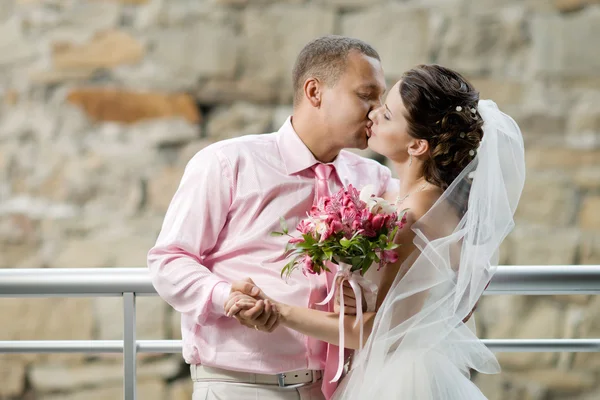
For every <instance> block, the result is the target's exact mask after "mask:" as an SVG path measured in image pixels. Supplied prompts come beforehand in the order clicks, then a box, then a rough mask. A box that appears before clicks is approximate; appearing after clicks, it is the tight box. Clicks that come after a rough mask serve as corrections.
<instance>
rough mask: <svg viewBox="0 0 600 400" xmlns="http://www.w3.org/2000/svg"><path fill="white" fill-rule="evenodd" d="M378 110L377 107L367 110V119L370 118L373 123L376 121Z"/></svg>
mask: <svg viewBox="0 0 600 400" xmlns="http://www.w3.org/2000/svg"><path fill="white" fill-rule="evenodd" d="M378 110H379V107H378V108H374V109H372V110H371V111H369V115H368V117H369V119H370V120H371V121H372V122H373V123H376V122H377V121H376V118H377V113H378V112H379V111H378Z"/></svg>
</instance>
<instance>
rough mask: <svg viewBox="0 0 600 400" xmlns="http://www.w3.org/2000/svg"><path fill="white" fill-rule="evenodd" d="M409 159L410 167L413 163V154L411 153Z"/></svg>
mask: <svg viewBox="0 0 600 400" xmlns="http://www.w3.org/2000/svg"><path fill="white" fill-rule="evenodd" d="M409 156H410V158H409V161H408V166H409V167H410V166H411V165H412V154H410V153H409Z"/></svg>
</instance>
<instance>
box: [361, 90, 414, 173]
mask: <svg viewBox="0 0 600 400" xmlns="http://www.w3.org/2000/svg"><path fill="white" fill-rule="evenodd" d="M400 82H401V81H398V82H397V83H396V84H395V85H394V87H392V89H391V90H390V92H389V93H388V95H387V97H386V99H385V103H384V104H383V105H382V106H381V107H378V108H376V109H374V110H373V111H371V112H370V113H369V119H370V120H371V121H373V125H372V126H371V129H370V134H371V135H370V137H369V141H368V145H369V148H370V149H371V150H373V151H375V152H377V153H379V154H381V155H383V156H385V157H387V158H389V159H391V160H392V161H394V162H399V163H402V162H405V161H407V160H408V157H409V154H408V147H409V145H410V142H411V140H413V138H412V137H411V136H410V135H409V134H408V124H407V121H406V117H405V113H406V108H405V107H404V103H403V102H402V98H401V97H400Z"/></svg>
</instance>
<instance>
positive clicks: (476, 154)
mask: <svg viewBox="0 0 600 400" xmlns="http://www.w3.org/2000/svg"><path fill="white" fill-rule="evenodd" d="M369 118H370V119H371V121H372V122H373V125H372V127H371V135H370V139H369V147H370V148H371V149H373V150H374V151H376V152H378V153H380V154H382V155H384V156H386V157H388V158H389V159H390V161H391V162H392V164H393V167H394V169H395V171H396V174H397V176H398V177H399V179H400V182H401V185H400V192H399V193H389V194H387V195H386V197H387V198H388V200H389V201H390V202H393V203H395V204H396V206H397V207H398V208H400V209H405V208H408V209H409V212H408V214H407V217H408V221H407V224H406V225H405V226H404V228H403V229H402V230H400V231H399V233H398V235H397V237H396V242H397V243H399V244H400V247H399V248H398V249H397V251H398V255H399V260H398V262H397V263H395V264H393V265H387V266H386V267H385V268H383V269H381V271H380V272H379V273H375V272H374V269H372V271H373V272H372V273H371V271H369V272H370V273H371V275H370V276H369V277H370V278H371V279H373V280H375V281H376V282H377V283H378V286H379V291H378V299H377V310H376V312H375V313H367V314H366V315H365V319H364V328H365V332H366V335H365V336H366V337H368V340H367V342H366V345H365V347H364V349H363V350H362V351H360V352H359V353H358V354H357V355H356V356H355V358H354V360H353V365H352V370H351V371H350V373H349V375H348V376H347V377H346V378H345V379H344V380H343V382H342V384H341V386H340V387H339V388H338V390H337V391H336V394H335V396H334V397H335V398H339V399H366V398H385V399H419V400H427V399H430V400H463V399H470V400H472V399H485V396H484V395H483V394H482V393H481V392H480V391H479V389H477V387H476V386H475V385H474V384H472V383H471V382H470V380H469V371H470V370H471V369H475V370H478V371H480V372H484V373H495V372H498V371H499V366H498V363H497V361H496V359H495V357H494V355H493V354H492V353H491V352H490V351H489V350H488V349H487V348H486V347H485V346H484V345H483V344H482V342H481V341H480V340H479V339H478V338H477V337H476V335H475V334H474V332H473V331H472V330H471V329H469V327H467V325H466V324H464V323H463V320H464V319H465V318H466V317H467V316H468V315H469V313H470V312H471V310H472V309H473V307H474V306H475V304H476V302H477V300H478V299H479V297H480V296H481V294H482V292H483V290H484V289H485V286H486V285H487V284H488V283H489V281H490V279H491V277H492V275H493V272H494V270H495V267H496V266H497V264H498V249H499V247H500V244H501V242H502V240H503V239H504V238H505V237H506V235H507V234H508V233H509V232H510V231H511V230H512V228H513V225H514V223H513V215H514V212H515V209H516V206H517V203H518V200H519V197H520V194H521V191H522V189H523V184H524V179H525V165H524V149H523V140H522V136H521V132H520V130H519V128H518V126H517V124H516V123H515V122H514V120H512V118H510V117H509V116H507V115H505V114H503V113H502V112H501V111H499V110H498V108H497V107H496V105H495V104H494V103H493V102H491V101H479V93H478V92H477V91H476V90H475V89H474V88H473V86H472V85H471V84H470V83H469V82H467V80H466V79H465V78H463V77H462V76H461V75H460V74H458V73H457V72H454V71H452V70H450V69H447V68H444V67H441V66H436V65H422V66H419V67H417V68H414V69H412V70H410V71H408V72H406V73H405V74H404V76H403V78H402V79H401V80H400V81H399V82H398V83H396V85H394V87H393V88H392V89H391V90H390V92H389V94H388V96H387V99H386V102H385V104H384V105H383V106H381V107H380V108H378V109H376V110H373V111H372V112H371V113H370V115H369ZM274 303H275V304H276V306H277V307H278V309H279V311H280V315H281V317H280V321H281V324H283V325H285V326H287V327H289V328H292V329H294V330H297V331H299V332H301V333H304V334H306V335H310V336H313V337H315V338H317V339H320V340H324V341H327V342H329V343H333V344H337V343H338V341H339V339H338V335H339V328H338V324H337V315H336V314H333V313H325V312H321V311H317V310H311V309H305V308H300V307H293V306H288V305H285V304H281V303H276V302H274ZM238 307H240V308H243V307H244V304H240V305H238ZM236 309H237V308H236ZM354 321H355V320H354V318H352V317H350V318H346V329H345V332H344V334H345V343H346V347H349V348H353V349H358V348H360V347H361V346H360V343H359V333H358V332H359V329H358V328H354V327H353V325H354Z"/></svg>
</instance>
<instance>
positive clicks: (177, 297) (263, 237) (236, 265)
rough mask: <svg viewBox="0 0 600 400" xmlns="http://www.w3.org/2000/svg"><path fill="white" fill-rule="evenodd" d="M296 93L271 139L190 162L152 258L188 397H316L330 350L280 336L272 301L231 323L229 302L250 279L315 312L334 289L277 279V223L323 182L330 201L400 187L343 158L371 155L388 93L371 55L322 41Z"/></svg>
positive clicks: (311, 46)
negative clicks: (188, 379)
mask: <svg viewBox="0 0 600 400" xmlns="http://www.w3.org/2000/svg"><path fill="white" fill-rule="evenodd" d="M293 84H294V94H295V95H294V110H293V116H292V117H290V118H288V120H287V121H286V122H285V123H284V125H283V126H282V127H281V128H280V129H279V131H278V132H276V133H273V134H267V135H251V136H244V137H239V138H235V139H231V140H226V141H222V142H219V143H216V144H213V145H211V146H208V147H207V148H205V149H203V150H202V151H200V152H199V153H197V154H196V155H195V156H194V157H193V158H192V160H191V161H190V162H189V164H188V166H187V167H186V170H185V173H184V175H183V178H182V180H181V184H180V186H179V188H178V190H177V192H176V193H175V196H174V197H173V200H172V202H171V204H170V206H169V209H168V211H167V213H166V216H165V220H164V223H163V227H162V230H161V233H160V235H159V237H158V240H157V242H156V245H155V246H154V247H153V248H152V249H151V250H150V252H149V254H148V266H149V269H150V271H151V275H152V282H153V284H154V287H155V288H156V290H157V292H158V294H159V295H160V296H161V297H162V298H163V299H164V300H165V301H167V302H168V303H169V304H170V305H171V306H173V308H175V310H177V311H178V312H180V313H181V314H182V338H183V357H184V359H185V361H186V362H187V363H189V364H190V365H191V373H192V378H193V379H194V399H215V398H219V399H246V398H253V399H254V398H257V399H262V398H268V399H302V398H312V399H314V398H323V394H321V385H322V382H321V381H322V380H323V369H324V368H325V366H326V365H325V361H326V354H327V351H328V345H327V344H326V343H323V342H319V341H317V340H314V339H312V338H308V337H306V336H303V335H301V334H298V333H296V332H294V331H292V330H288V329H286V328H280V329H275V327H276V326H277V317H278V316H277V313H276V311H275V310H274V308H272V307H271V304H269V303H268V302H265V301H262V300H261V301H258V302H256V305H255V306H254V307H253V308H252V309H250V310H247V311H243V312H240V313H239V314H238V315H236V316H235V317H230V316H227V315H225V312H224V309H225V304H226V303H227V302H228V301H230V300H233V299H239V298H240V297H243V296H253V295H254V296H256V295H258V289H257V288H255V287H254V286H253V285H252V284H250V283H248V282H245V281H240V280H241V279H242V278H244V277H250V278H252V280H253V281H254V282H255V283H256V285H257V286H258V287H260V288H261V289H263V290H265V292H268V293H269V295H270V296H271V297H273V298H274V299H277V300H281V301H282V302H285V303H288V304H295V305H299V306H306V307H313V308H314V307H317V306H315V304H314V303H317V302H319V301H321V300H323V298H324V297H325V294H326V291H327V288H328V285H330V284H331V282H328V280H327V277H326V276H325V275H321V276H311V277H305V276H303V275H302V274H301V273H299V274H296V273H295V274H293V275H292V277H291V278H290V279H289V280H288V281H287V282H286V281H284V280H282V279H281V276H280V273H281V269H282V267H283V266H284V265H285V263H286V262H287V261H286V260H285V259H284V258H283V256H282V253H283V249H284V247H285V243H286V242H287V239H286V238H285V237H273V236H270V233H271V232H272V231H276V230H279V218H280V217H283V218H285V220H286V221H287V223H288V225H289V226H290V227H295V226H296V224H297V223H298V222H299V221H300V220H301V219H302V218H304V217H305V215H306V212H307V211H308V210H310V208H311V206H312V205H313V204H314V202H315V201H316V197H317V196H320V195H322V193H318V192H319V190H321V189H322V188H323V184H325V187H326V190H329V191H330V192H333V191H336V190H337V189H339V188H340V187H341V186H342V185H344V186H347V185H348V184H352V185H353V186H355V187H357V188H359V189H361V188H362V187H363V186H365V185H367V184H374V185H376V186H377V189H378V193H377V194H378V195H382V194H383V193H384V192H386V191H388V190H395V189H394V188H395V187H396V184H397V183H396V182H395V181H394V180H393V179H392V178H391V173H390V171H389V170H388V169H387V168H385V167H383V166H381V165H380V164H378V163H377V162H375V161H373V160H369V159H365V158H362V157H360V156H358V155H355V154H353V153H350V152H347V151H342V149H344V148H359V149H364V148H366V146H367V140H368V136H369V128H370V126H371V122H370V121H369V119H368V118H367V116H368V113H369V112H370V111H371V110H372V109H373V108H375V107H377V106H378V105H379V104H380V98H381V96H382V95H383V93H384V91H385V80H384V74H383V70H382V68H381V63H380V58H379V55H378V54H377V52H376V51H375V50H374V49H373V48H372V47H371V46H369V45H368V44H366V43H364V42H362V41H360V40H356V39H351V38H347V37H340V36H326V37H321V38H318V39H316V40H314V41H312V42H310V43H308V44H307V45H306V46H305V47H304V49H303V50H302V51H301V52H300V54H299V56H298V58H297V60H296V64H295V66H294V70H293ZM253 290H256V291H253ZM247 327H252V329H247ZM267 332H272V333H267ZM329 351H330V352H332V348H330V349H329ZM333 354H334V355H335V354H336V353H335V352H334V353H333ZM327 367H328V369H329V365H328V366H327ZM335 367H337V365H336V366H335ZM325 381H326V382H325V385H323V388H324V390H325V393H326V395H330V394H331V391H332V388H331V387H327V381H328V379H327V378H326V379H325ZM311 396H312V397H311Z"/></svg>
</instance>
